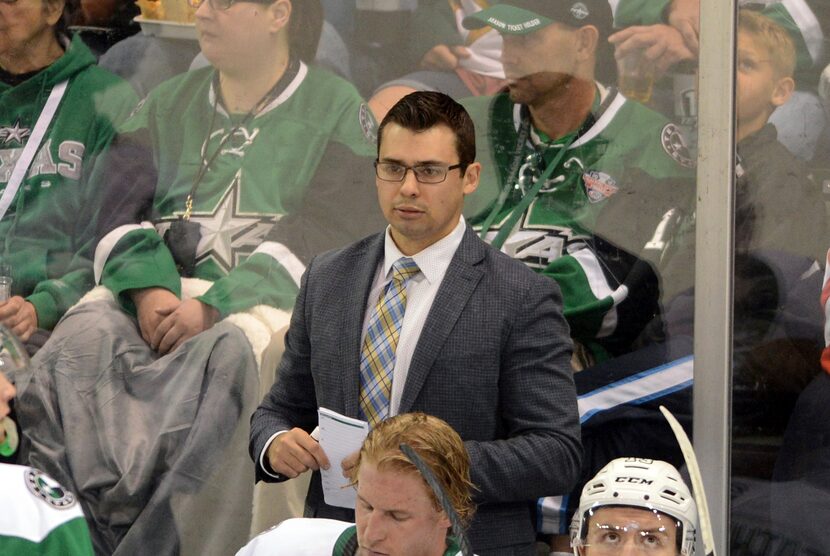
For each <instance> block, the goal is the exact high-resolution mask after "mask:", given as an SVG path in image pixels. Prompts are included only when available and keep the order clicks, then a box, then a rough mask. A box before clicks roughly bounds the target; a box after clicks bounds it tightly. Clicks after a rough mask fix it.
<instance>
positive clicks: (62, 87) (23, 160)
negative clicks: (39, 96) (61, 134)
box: [0, 80, 69, 220]
mask: <svg viewBox="0 0 830 556" xmlns="http://www.w3.org/2000/svg"><path fill="white" fill-rule="evenodd" d="M68 84H69V81H68V80H67V81H62V82H61V83H58V84H57V85H55V86H54V87H53V88H52V92H51V93H49V98H48V99H47V100H46V106H44V107H43V110H42V111H41V113H40V116H38V119H37V123H36V124H35V129H34V130H32V134H31V135H30V136H29V141H28V142H27V143H26V146H25V147H24V148H23V153H21V155H20V158H18V159H17V163H16V164H15V165H14V170H12V175H11V178H10V179H9V181H8V183H7V184H6V190H5V191H4V192H3V196H2V197H0V220H2V219H3V217H4V216H6V211H8V210H9V207H10V206H11V204H12V201H13V200H14V197H15V195H17V190H18V189H20V184H21V183H23V178H24V177H26V172H28V171H29V165H30V164H31V163H32V160H34V158H35V154H36V153H37V151H38V149H39V148H40V144H41V142H42V141H43V137H44V135H46V130H47V129H49V124H51V123H52V119H53V118H54V117H55V113H56V112H57V111H58V106H60V103H61V99H63V94H64V93H65V92H66V86H67V85H68Z"/></svg>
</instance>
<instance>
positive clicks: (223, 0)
mask: <svg viewBox="0 0 830 556" xmlns="http://www.w3.org/2000/svg"><path fill="white" fill-rule="evenodd" d="M4 1H7V0H0V2H4ZM15 1H17V0H15ZM207 1H208V4H210V7H211V8H213V9H214V10H227V9H228V8H230V7H231V6H233V5H234V4H238V3H239V2H251V3H253V4H271V3H272V2H274V0H207ZM204 2H205V0H187V5H188V6H190V7H191V8H193V9H198V8H199V6H201V5H202V4H203V3H204Z"/></svg>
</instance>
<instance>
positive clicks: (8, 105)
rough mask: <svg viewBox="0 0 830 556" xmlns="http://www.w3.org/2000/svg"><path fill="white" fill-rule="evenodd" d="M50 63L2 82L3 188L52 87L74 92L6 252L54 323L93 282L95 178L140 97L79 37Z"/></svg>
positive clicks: (23, 286)
mask: <svg viewBox="0 0 830 556" xmlns="http://www.w3.org/2000/svg"><path fill="white" fill-rule="evenodd" d="M64 46H65V48H66V52H65V53H64V55H63V56H61V57H60V58H59V59H58V60H57V61H55V62H54V63H53V64H52V65H50V66H49V67H47V68H45V69H43V70H42V71H40V72H38V73H36V74H35V75H34V76H32V77H31V78H29V79H28V80H26V81H24V82H22V83H20V84H18V85H16V86H14V87H12V86H9V85H7V84H5V83H0V195H2V194H3V192H4V191H5V189H6V186H7V184H8V182H9V179H10V178H11V175H12V171H13V170H14V167H15V164H16V162H17V160H18V159H19V158H20V156H21V154H22V152H23V149H24V147H25V146H26V143H27V141H28V140H29V138H30V136H31V134H32V131H33V129H34V127H35V124H36V123H37V121H38V118H39V116H40V114H41V112H42V111H43V109H44V106H45V104H46V101H47V99H48V98H49V94H50V92H51V91H52V89H53V88H54V87H55V86H56V85H58V84H59V83H62V82H64V81H68V86H67V89H66V92H65V94H64V96H63V98H62V100H61V103H60V105H59V107H58V110H57V112H56V114H55V116H54V118H53V119H52V121H51V123H50V125H49V127H48V130H47V132H46V134H45V136H44V137H43V140H42V142H41V144H40V146H39V147H38V150H37V152H36V154H35V157H34V159H33V160H32V162H31V164H30V165H29V169H28V172H27V173H26V176H25V178H24V180H23V183H22V184H21V185H20V188H19V189H18V191H17V193H16V195H15V197H14V199H13V200H12V203H11V205H10V206H9V209H8V211H7V212H6V214H5V215H4V216H3V217H2V219H0V258H2V261H3V262H4V263H6V264H8V265H10V267H11V275H12V278H13V280H14V281H13V283H12V295H21V296H23V297H25V298H26V300H27V301H29V302H31V303H32V305H34V307H35V309H36V310H37V318H38V327H39V328H44V329H47V330H48V329H52V328H53V327H54V326H55V324H57V322H58V320H59V319H60V317H61V316H62V315H63V314H64V313H65V312H66V310H67V309H68V308H69V307H71V306H72V305H73V304H74V303H75V302H77V301H78V299H80V297H81V296H82V295H83V294H84V293H85V292H86V291H87V290H88V289H90V288H91V287H92V285H93V279H92V253H91V249H92V248H93V245H92V243H93V241H94V222H95V220H96V216H97V215H96V210H95V208H96V207H97V206H99V199H100V192H98V191H92V190H91V189H90V188H89V186H88V185H87V184H88V180H87V177H88V175H89V173H90V171H91V169H92V166H93V162H94V160H95V158H96V156H97V155H98V154H99V153H100V152H101V150H102V149H103V148H104V147H105V146H107V145H108V144H109V142H110V140H111V139H112V137H113V135H114V127H115V126H116V125H117V124H118V123H119V122H120V121H122V120H123V119H125V118H126V116H127V115H128V114H129V111H130V110H131V109H132V108H133V107H134V106H135V104H136V103H137V99H136V97H135V93H134V92H133V91H132V89H131V88H130V87H129V85H128V84H127V83H126V82H125V81H123V80H121V79H120V78H118V77H116V76H114V75H112V74H110V73H109V72H107V71H105V70H102V69H100V68H98V67H97V66H95V58H94V57H93V55H92V53H91V52H90V51H89V49H88V48H87V47H86V45H84V43H83V42H82V41H81V40H80V38H78V37H75V38H74V39H73V40H72V41H71V42H69V41H67V43H66V44H65V45H64Z"/></svg>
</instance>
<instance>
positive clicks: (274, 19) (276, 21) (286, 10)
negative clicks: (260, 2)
mask: <svg viewBox="0 0 830 556" xmlns="http://www.w3.org/2000/svg"><path fill="white" fill-rule="evenodd" d="M266 9H267V11H268V14H269V15H270V16H271V26H270V27H271V31H274V32H277V31H279V30H280V29H286V28H287V27H288V22H289V21H290V20H291V1H290V0H277V1H276V2H273V3H271V4H269V5H268V7H267V8H266Z"/></svg>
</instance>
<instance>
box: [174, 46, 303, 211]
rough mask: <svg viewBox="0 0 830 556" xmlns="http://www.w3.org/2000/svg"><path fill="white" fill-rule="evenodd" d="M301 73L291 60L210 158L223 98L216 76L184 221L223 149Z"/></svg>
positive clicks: (295, 63) (294, 61)
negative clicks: (209, 111)
mask: <svg viewBox="0 0 830 556" xmlns="http://www.w3.org/2000/svg"><path fill="white" fill-rule="evenodd" d="M299 71H300V62H299V60H298V59H296V58H291V59H289V62H288V66H287V67H286V68H285V72H284V73H283V74H282V76H281V77H280V78H279V79H278V80H277V82H276V83H275V84H274V86H273V87H271V89H270V90H269V91H268V92H267V93H265V94H264V95H263V96H262V98H261V99H259V102H257V103H256V104H255V105H254V106H253V108H251V109H250V110H249V111H248V113H247V114H245V117H244V118H243V119H242V121H240V122H239V123H238V124H236V125H235V126H233V128H232V129H231V130H230V132H229V133H227V134H226V135H225V136H224V137H223V138H222V140H221V141H220V142H219V146H217V147H216V150H215V151H213V153H212V154H211V155H210V156H209V157H208V156H206V152H205V151H206V149H207V144H208V142H209V141H210V136H211V133H212V132H213V124H214V123H215V122H216V113H217V112H218V110H219V98H220V97H221V95H222V93H221V88H220V83H219V74H218V73H217V74H215V76H214V79H213V91H214V94H213V111H212V114H211V117H210V125H209V126H208V130H207V136H206V137H205V141H204V143H203V146H202V149H201V162H200V164H199V171H198V172H197V173H196V175H195V176H194V178H193V183H192V184H191V186H190V191H189V192H188V194H187V197H186V198H185V210H184V215H183V216H182V218H183V219H184V220H190V215H191V213H192V212H193V197H194V196H195V195H196V190H197V189H198V188H199V185H200V184H201V182H202V180H203V179H204V177H205V174H206V173H207V171H208V170H209V169H210V166H211V165H212V164H213V163H214V161H215V160H216V157H218V156H219V153H221V152H222V149H223V148H224V147H225V144H226V143H227V142H228V141H229V140H230V139H231V138H232V137H233V136H234V135H235V134H236V132H237V131H239V130H240V129H242V128H243V127H245V126H246V125H247V124H248V123H249V122H250V121H251V120H253V119H254V117H255V116H256V115H257V114H259V113H260V112H261V111H262V110H264V109H265V107H266V106H268V105H269V104H270V103H271V102H272V101H273V100H274V99H276V98H277V97H279V96H280V95H281V94H282V93H283V92H284V91H285V90H286V89H287V88H288V86H289V85H290V84H291V83H292V82H293V81H294V78H295V77H297V74H298V73H299Z"/></svg>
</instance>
